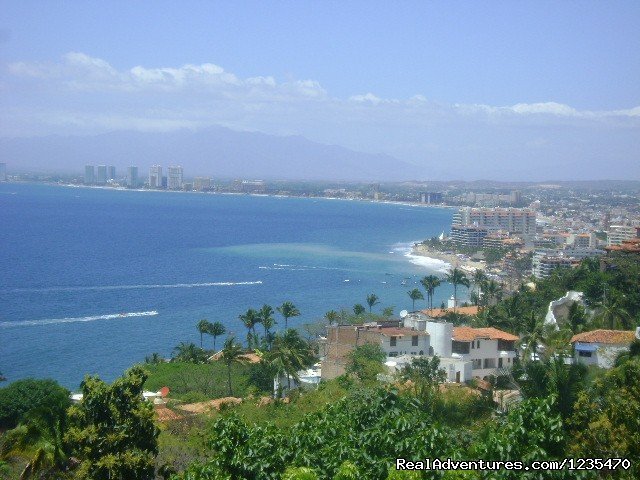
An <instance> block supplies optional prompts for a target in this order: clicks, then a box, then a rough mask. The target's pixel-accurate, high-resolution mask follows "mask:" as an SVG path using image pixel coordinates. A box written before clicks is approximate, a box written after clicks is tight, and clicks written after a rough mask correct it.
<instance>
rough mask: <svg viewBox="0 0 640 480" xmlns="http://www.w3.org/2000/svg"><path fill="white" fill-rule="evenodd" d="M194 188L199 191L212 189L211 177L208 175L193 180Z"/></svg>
mask: <svg viewBox="0 0 640 480" xmlns="http://www.w3.org/2000/svg"><path fill="white" fill-rule="evenodd" d="M193 189H194V190H197V191H199V192H201V191H203V190H210V189H211V179H210V178H208V177H196V178H195V179H194V180H193Z"/></svg>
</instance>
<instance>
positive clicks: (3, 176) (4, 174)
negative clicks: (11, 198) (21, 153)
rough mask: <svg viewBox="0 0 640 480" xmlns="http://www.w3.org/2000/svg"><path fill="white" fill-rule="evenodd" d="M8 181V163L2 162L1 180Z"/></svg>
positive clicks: (0, 164)
mask: <svg viewBox="0 0 640 480" xmlns="http://www.w3.org/2000/svg"><path fill="white" fill-rule="evenodd" d="M6 181H7V164H6V163H0V182H6Z"/></svg>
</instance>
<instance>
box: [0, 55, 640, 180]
mask: <svg viewBox="0 0 640 480" xmlns="http://www.w3.org/2000/svg"><path fill="white" fill-rule="evenodd" d="M2 77H3V78H2V79H1V83H2V85H1V86H2V89H3V92H4V93H5V95H4V96H3V100H2V101H1V103H0V106H2V107H3V108H2V111H1V112H0V121H1V122H2V124H3V125H5V126H7V127H6V128H3V134H4V135H12V136H30V135H43V134H49V133H63V134H69V133H73V134H79V133H80V134H85V133H100V132H104V131H108V130H114V129H134V130H157V131H168V130H174V129H180V128H198V127H205V126H209V125H222V126H226V127H230V128H234V129H239V130H256V131H262V132H265V133H270V134H281V135H282V134H286V135H289V134H296V135H303V136H306V137H308V138H310V139H312V140H315V141H319V142H322V143H330V144H338V145H343V146H346V147H349V148H353V149H356V150H362V151H365V152H370V153H386V154H390V155H394V156H396V157H398V158H402V159H404V160H408V161H410V162H413V163H415V164H417V165H426V164H429V167H430V169H431V170H432V171H433V172H434V174H435V173H437V172H438V171H439V169H442V168H443V167H440V165H439V163H447V168H449V170H448V171H451V169H450V167H451V165H452V163H451V162H455V165H457V169H456V170H455V171H456V172H460V174H461V175H463V176H466V175H467V174H468V173H470V172H471V173H473V174H474V175H475V176H478V175H481V173H482V172H483V171H487V173H489V170H486V169H485V170H482V168H481V167H482V166H483V165H485V166H486V165H488V166H490V167H491V168H492V169H495V170H496V171H501V170H500V164H501V163H502V164H503V165H504V164H505V162H511V163H513V162H516V163H519V164H521V165H522V167H521V170H522V171H523V172H526V170H527V168H528V166H526V162H530V161H532V159H534V158H538V157H537V156H540V155H545V156H547V157H548V158H549V165H557V164H558V162H559V161H562V160H563V159H565V158H569V157H570V158H571V162H575V161H585V162H586V161H595V160H589V159H595V158H598V159H602V158H610V159H611V161H613V162H619V164H620V165H622V164H623V163H624V162H627V163H629V162H630V164H631V165H633V164H634V163H633V162H637V160H638V158H637V155H638V154H637V149H636V148H635V147H633V145H634V144H635V142H636V141H637V138H638V136H639V135H640V106H629V108H627V109H616V110H610V111H588V110H580V109H578V108H575V107H572V106H570V105H566V104H563V103H559V102H553V101H544V102H536V103H524V102H523V103H517V104H515V105H506V106H493V105H483V104H445V103H439V102H437V101H434V100H431V99H429V97H428V96H427V95H426V94H428V92H423V93H418V94H416V95H414V96H413V97H411V98H408V99H393V98H381V97H380V96H378V95H376V94H375V93H373V92H367V93H360V94H354V95H352V96H350V97H349V98H346V99H341V98H336V97H333V96H331V94H330V92H327V91H326V90H325V89H324V88H323V87H322V85H320V84H319V82H317V81H315V80H310V79H307V80H287V81H285V82H279V81H277V80H276V79H275V78H273V77H272V76H268V75H265V76H255V77H250V78H240V77H238V76H237V75H235V74H233V73H231V72H227V71H225V69H224V68H223V67H221V66H219V65H216V64H213V63H203V64H200V65H194V64H186V65H182V66H179V67H155V68H151V67H145V66H142V65H137V66H134V67H132V68H130V69H128V70H127V69H125V70H121V69H116V68H115V67H113V66H112V65H110V64H109V62H107V61H106V60H104V59H100V58H95V57H91V56H89V55H87V54H84V53H80V52H71V53H68V54H66V55H64V56H63V57H62V60H61V61H60V62H55V63H33V62H16V63H12V64H9V65H7V66H6V67H5V69H4V73H3V75H2ZM552 159H553V160H552ZM433 162H435V163H437V164H438V165H432V163H433ZM620 162H622V163H620ZM637 163H638V164H640V162H637ZM625 165H626V163H625ZM516 167H517V166H515V164H514V165H510V167H509V168H510V170H509V171H516V170H517V168H516ZM639 169H640V167H634V169H633V171H634V172H635V173H634V175H636V176H638V175H640V171H639ZM594 171H595V168H594ZM551 173H553V172H550V177H549V178H552V177H553V175H551ZM445 174H446V171H445V170H443V172H442V175H445ZM452 176H455V175H448V177H449V178H450V177H452Z"/></svg>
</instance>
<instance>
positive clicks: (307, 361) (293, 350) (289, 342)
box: [265, 328, 314, 390]
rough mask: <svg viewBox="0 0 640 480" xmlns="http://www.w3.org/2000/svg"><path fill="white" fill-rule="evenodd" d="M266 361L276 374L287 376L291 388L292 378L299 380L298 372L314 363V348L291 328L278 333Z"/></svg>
mask: <svg viewBox="0 0 640 480" xmlns="http://www.w3.org/2000/svg"><path fill="white" fill-rule="evenodd" d="M265 361H266V362H267V363H268V364H269V365H270V366H271V368H272V369H273V371H274V372H275V374H276V376H277V377H278V378H280V377H281V376H284V375H286V376H287V387H288V389H289V390H290V389H291V379H292V378H293V379H294V380H295V381H299V380H300V378H299V376H298V372H299V371H300V370H303V369H304V368H308V367H309V366H311V365H312V364H313V361H314V356H313V350H312V349H311V347H310V346H309V344H308V343H307V342H306V341H305V340H304V339H303V338H302V337H301V336H300V334H299V333H298V332H297V331H296V330H294V329H292V328H289V329H287V330H285V331H284V333H282V334H281V335H276V337H275V339H274V341H273V348H272V349H271V351H270V352H269V353H268V354H267V355H265Z"/></svg>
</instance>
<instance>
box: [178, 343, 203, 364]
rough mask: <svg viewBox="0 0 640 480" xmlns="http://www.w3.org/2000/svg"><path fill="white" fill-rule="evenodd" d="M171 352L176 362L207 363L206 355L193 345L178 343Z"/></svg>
mask: <svg viewBox="0 0 640 480" xmlns="http://www.w3.org/2000/svg"><path fill="white" fill-rule="evenodd" d="M173 352H174V354H173V359H174V360H176V361H178V362H189V363H204V362H206V361H207V354H206V353H205V351H204V350H203V349H201V348H200V347H198V346H197V345H196V344H195V343H185V342H180V344H178V345H177V346H176V347H175V348H174V349H173Z"/></svg>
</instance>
